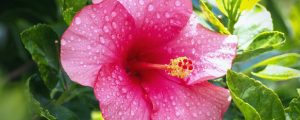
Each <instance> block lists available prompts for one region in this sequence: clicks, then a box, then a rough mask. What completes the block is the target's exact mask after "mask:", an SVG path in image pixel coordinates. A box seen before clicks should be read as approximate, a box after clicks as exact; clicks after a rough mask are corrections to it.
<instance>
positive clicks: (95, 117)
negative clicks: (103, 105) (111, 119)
mask: <svg viewBox="0 0 300 120" xmlns="http://www.w3.org/2000/svg"><path fill="white" fill-rule="evenodd" d="M92 120H104V118H103V116H102V113H101V112H100V111H93V112H92Z"/></svg>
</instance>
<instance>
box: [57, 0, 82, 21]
mask: <svg viewBox="0 0 300 120" xmlns="http://www.w3.org/2000/svg"><path fill="white" fill-rule="evenodd" d="M87 2H88V0H76V2H74V0H60V3H61V8H62V13H63V17H64V20H65V22H66V23H67V24H68V25H69V24H70V23H71V21H72V19H73V17H74V16H75V14H76V13H77V12H78V11H79V10H80V9H82V8H83V7H84V6H85V5H86V4H87Z"/></svg>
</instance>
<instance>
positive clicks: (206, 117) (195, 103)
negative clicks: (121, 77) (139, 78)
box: [143, 76, 231, 120]
mask: <svg viewBox="0 0 300 120" xmlns="http://www.w3.org/2000/svg"><path fill="white" fill-rule="evenodd" d="M150 79H152V80H149V81H150V82H147V83H144V84H143V86H144V88H145V90H146V92H147V93H148V96H149V98H150V100H151V101H152V104H153V113H152V114H151V115H152V116H151V117H152V119H154V120H221V119H222V118H223V114H224V113H225V112H226V110H227V108H228V106H229V104H230V100H231V97H230V94H229V91H228V90H226V89H224V88H221V87H217V86H214V85H213V84H211V83H209V82H207V81H206V82H202V83H199V84H195V85H186V84H179V83H175V82H174V81H171V80H168V79H166V78H164V77H162V76H156V77H153V76H152V77H151V78H150Z"/></svg>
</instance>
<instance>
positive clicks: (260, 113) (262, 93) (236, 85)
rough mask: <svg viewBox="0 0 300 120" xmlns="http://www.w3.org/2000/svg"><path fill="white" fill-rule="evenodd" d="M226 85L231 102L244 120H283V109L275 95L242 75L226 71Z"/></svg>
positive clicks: (257, 82)
mask: <svg viewBox="0 0 300 120" xmlns="http://www.w3.org/2000/svg"><path fill="white" fill-rule="evenodd" d="M226 79H227V85H228V88H229V90H230V93H231V95H232V98H233V101H234V102H235V104H236V105H237V106H238V108H239V109H240V110H241V112H242V113H243V114H244V116H245V119H246V120H270V119H275V120H284V119H285V116H284V109H283V106H282V103H281V101H280V100H279V98H278V96H277V95H276V93H274V92H273V91H272V90H271V89H269V88H267V87H266V86H264V85H263V84H262V83H260V82H259V81H256V80H254V79H252V78H249V77H248V76H246V75H244V74H238V73H235V72H233V71H228V73H227V75H226Z"/></svg>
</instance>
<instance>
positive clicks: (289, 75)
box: [252, 65, 300, 81]
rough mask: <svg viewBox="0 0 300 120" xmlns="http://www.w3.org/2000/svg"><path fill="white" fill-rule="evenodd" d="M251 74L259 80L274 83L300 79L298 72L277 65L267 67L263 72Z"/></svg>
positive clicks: (299, 72)
mask: <svg viewBox="0 0 300 120" xmlns="http://www.w3.org/2000/svg"><path fill="white" fill-rule="evenodd" d="M252 74H253V75H254V76H257V77H260V78H264V79H267V80H274V81H279V80H289V79H295V78H300V71H299V70H296V69H293V68H288V67H283V66H279V65H268V66H267V67H266V68H265V69H264V70H262V71H259V72H252Z"/></svg>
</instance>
